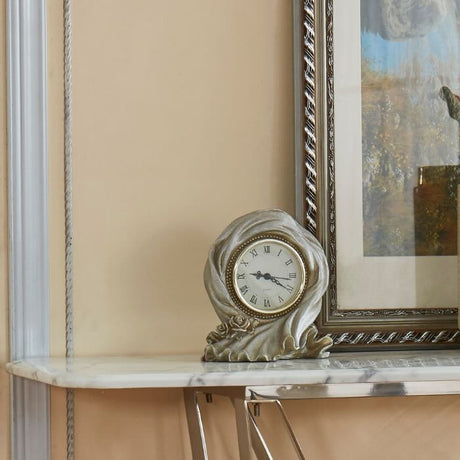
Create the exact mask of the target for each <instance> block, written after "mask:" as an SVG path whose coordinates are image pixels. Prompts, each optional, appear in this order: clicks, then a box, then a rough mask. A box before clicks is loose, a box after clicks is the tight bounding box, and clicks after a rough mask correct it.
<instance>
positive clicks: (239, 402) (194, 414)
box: [184, 380, 460, 460]
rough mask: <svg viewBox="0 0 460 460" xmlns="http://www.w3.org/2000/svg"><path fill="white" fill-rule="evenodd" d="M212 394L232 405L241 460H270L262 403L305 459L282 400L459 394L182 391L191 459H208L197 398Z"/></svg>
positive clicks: (322, 387)
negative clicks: (275, 412) (253, 457)
mask: <svg viewBox="0 0 460 460" xmlns="http://www.w3.org/2000/svg"><path fill="white" fill-rule="evenodd" d="M213 394H216V395H221V396H226V397H228V398H230V399H231V401H232V403H233V407H234V409H235V420H236V427H237V435H238V449H239V455H240V459H241V460H250V458H251V451H254V453H255V455H256V457H257V458H258V459H259V460H269V459H273V455H272V453H271V452H270V449H269V447H268V443H267V441H266V439H265V438H264V436H263V433H262V431H261V429H260V427H259V425H258V424H257V417H258V416H259V414H260V407H261V405H265V404H272V405H273V404H274V405H275V406H276V407H277V409H278V412H279V414H280V415H281V423H282V426H283V427H284V429H285V430H287V433H288V435H289V438H290V440H291V442H292V446H293V449H294V451H295V454H296V455H297V457H298V458H299V459H305V456H304V454H303V452H302V449H301V447H300V443H299V441H298V439H297V438H296V436H295V434H294V431H293V429H292V427H291V424H290V423H289V420H288V418H287V415H286V413H285V411H284V409H283V405H282V403H281V401H282V400H284V399H319V398H355V397H379V396H415V395H447V394H460V380H450V381H449V380H425V381H413V382H411V381H393V382H391V381H389V382H384V383H381V382H377V383H370V382H359V383H356V382H354V383H327V384H309V385H261V386H246V387H212V388H210V387H203V388H185V389H184V400H185V408H186V412H187V420H188V424H189V433H190V441H191V445H192V454H193V458H194V460H207V459H208V453H207V447H206V437H205V430H204V426H203V420H202V417H201V411H200V403H199V399H200V395H204V397H205V398H206V401H208V402H211V401H212V395H213ZM287 454H288V453H286V455H287Z"/></svg>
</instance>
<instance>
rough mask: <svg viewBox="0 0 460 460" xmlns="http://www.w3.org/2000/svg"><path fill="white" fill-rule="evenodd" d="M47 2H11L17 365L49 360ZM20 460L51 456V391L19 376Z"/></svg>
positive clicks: (16, 429)
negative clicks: (41, 358) (24, 361)
mask: <svg viewBox="0 0 460 460" xmlns="http://www.w3.org/2000/svg"><path fill="white" fill-rule="evenodd" d="M46 78H47V75H46V1H45V0H8V1H7V93H8V102H7V111H8V210H9V267H10V269H9V276H10V279H9V301H10V347H11V348H10V350H11V351H10V355H11V359H12V360H15V359H19V358H24V357H33V356H48V355H49V262H48V257H49V256H48V209H47V201H48V200H47V138H46V136H47V107H46V98H47V92H46ZM11 395H12V396H11V428H12V429H11V432H12V438H11V443H12V445H11V451H12V459H14V460H32V459H33V460H47V459H49V457H50V440H49V390H48V388H47V387H46V386H45V385H40V384H38V385H37V384H36V383H34V382H29V381H25V380H22V379H20V378H17V377H14V378H13V379H12V390H11Z"/></svg>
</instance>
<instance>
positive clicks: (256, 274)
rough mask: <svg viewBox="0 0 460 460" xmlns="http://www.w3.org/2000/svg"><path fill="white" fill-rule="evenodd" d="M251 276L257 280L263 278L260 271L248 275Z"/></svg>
mask: <svg viewBox="0 0 460 460" xmlns="http://www.w3.org/2000/svg"><path fill="white" fill-rule="evenodd" d="M249 274H250V275H252V276H255V277H256V278H257V279H258V280H259V279H260V278H263V276H264V275H262V272H261V271H260V270H258V271H257V273H249Z"/></svg>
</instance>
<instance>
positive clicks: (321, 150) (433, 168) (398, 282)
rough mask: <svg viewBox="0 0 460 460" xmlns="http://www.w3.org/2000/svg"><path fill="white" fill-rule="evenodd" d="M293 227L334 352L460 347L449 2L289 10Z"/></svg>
mask: <svg viewBox="0 0 460 460" xmlns="http://www.w3.org/2000/svg"><path fill="white" fill-rule="evenodd" d="M293 5H294V19H295V21H294V23H295V25H294V36H295V41H294V57H295V59H294V63H295V65H294V69H295V75H296V79H295V94H296V96H295V109H296V116H295V124H296V214H297V218H298V220H299V221H300V222H302V223H303V225H304V226H305V227H306V228H307V229H309V230H310V231H311V232H312V233H314V234H315V235H316V236H317V237H318V239H319V240H320V241H321V243H322V244H323V247H324V249H325V251H326V254H327V257H328V260H329V268H330V286H329V289H328V292H327V294H326V296H325V298H324V305H323V310H322V313H321V315H320V318H319V320H318V328H319V330H320V332H321V333H322V334H326V333H327V334H330V335H331V336H332V338H333V340H334V349H335V350H350V349H353V350H356V349H360V348H364V347H365V348H366V349H369V347H373V348H393V349H395V348H407V347H412V348H435V347H441V348H442V347H444V348H447V347H455V346H457V347H458V346H459V345H460V332H459V330H458V326H457V316H458V311H457V306H458V294H457V288H458V286H457V284H458V271H457V270H458V269H457V183H458V156H459V140H460V138H459V123H460V121H459V114H460V98H459V96H458V95H459V94H460V2H459V0H425V1H421V0H405V1H404V2H401V1H400V0H361V1H360V0H346V1H344V0H305V1H301V0H294V4H293Z"/></svg>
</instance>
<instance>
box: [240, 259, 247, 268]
mask: <svg viewBox="0 0 460 460" xmlns="http://www.w3.org/2000/svg"><path fill="white" fill-rule="evenodd" d="M241 265H244V266H245V267H247V266H248V265H249V262H245V261H244V260H242V261H241Z"/></svg>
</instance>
